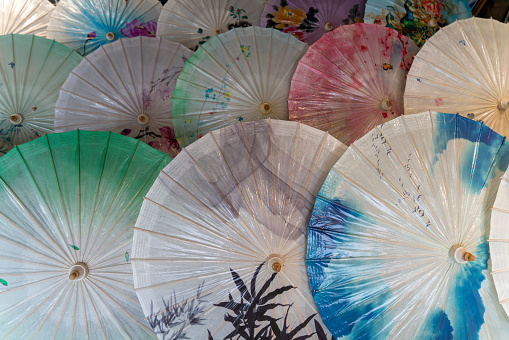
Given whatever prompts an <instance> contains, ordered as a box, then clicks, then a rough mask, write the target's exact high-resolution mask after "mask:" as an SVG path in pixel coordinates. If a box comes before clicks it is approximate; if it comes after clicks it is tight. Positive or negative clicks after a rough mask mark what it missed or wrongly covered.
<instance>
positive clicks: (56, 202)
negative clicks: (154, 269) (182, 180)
mask: <svg viewBox="0 0 509 340" xmlns="http://www.w3.org/2000/svg"><path fill="white" fill-rule="evenodd" d="M169 161H170V159H169V158H168V157H167V156H166V155H164V154H162V153H160V152H159V151H157V150H154V149H152V148H150V147H149V146H147V145H145V144H143V143H141V142H140V141H137V140H134V139H131V138H127V137H123V136H119V135H116V134H112V133H108V132H87V131H79V132H77V131H74V132H68V133H63V134H50V135H45V136H43V137H41V138H39V139H37V140H36V141H33V142H31V143H26V144H24V145H22V146H19V147H18V148H16V149H14V150H12V151H11V152H9V153H8V154H7V155H6V156H4V157H2V158H1V159H0V178H1V180H0V201H1V202H2V204H1V205H0V257H1V258H2V261H1V263H0V279H1V280H0V283H2V285H1V286H0V295H1V296H2V303H1V305H0V324H1V325H2V327H0V336H1V337H7V338H8V339H30V338H32V337H34V338H37V339H53V338H54V339H63V338H72V339H103V338H104V339H147V338H151V337H153V334H152V332H151V330H150V328H149V327H148V326H147V323H146V322H145V321H144V320H143V314H142V310H141V308H140V305H139V303H138V301H137V299H136V295H135V294H134V290H133V287H132V274H131V263H130V254H131V244H132V229H131V227H132V226H133V225H134V222H135V220H136V217H137V215H138V212H139V209H140V206H141V203H142V197H143V196H144V195H145V194H146V193H147V191H148V189H149V188H150V186H151V185H152V183H153V181H154V180H155V178H156V177H157V175H158V173H159V170H160V169H162V168H163V167H164V166H165V165H166V164H168V162H169ZM77 262H83V263H85V264H86V265H87V266H88V270H89V274H88V275H87V276H86V277H85V278H84V279H82V280H75V281H72V280H69V270H70V268H71V266H73V265H74V264H75V263H77Z"/></svg>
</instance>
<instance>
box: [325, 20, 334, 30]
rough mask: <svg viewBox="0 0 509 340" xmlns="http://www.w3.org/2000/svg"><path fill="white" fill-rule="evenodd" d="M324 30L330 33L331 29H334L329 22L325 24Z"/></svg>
mask: <svg viewBox="0 0 509 340" xmlns="http://www.w3.org/2000/svg"><path fill="white" fill-rule="evenodd" d="M324 28H325V30H326V31H327V32H330V31H332V29H333V28H334V27H333V26H332V24H331V23H330V22H328V23H326V24H325V26H324Z"/></svg>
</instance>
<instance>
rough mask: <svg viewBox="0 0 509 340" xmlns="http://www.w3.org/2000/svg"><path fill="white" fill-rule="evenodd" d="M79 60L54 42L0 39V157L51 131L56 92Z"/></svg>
mask: <svg viewBox="0 0 509 340" xmlns="http://www.w3.org/2000/svg"><path fill="white" fill-rule="evenodd" d="M81 60H82V57H81V56H80V55H79V54H78V53H76V52H75V51H74V50H73V49H71V48H69V47H66V46H64V45H62V44H59V43H57V42H55V41H54V40H48V39H45V38H41V37H37V36H33V35H20V34H8V35H3V36H0V156H1V155H4V154H5V153H6V152H7V151H9V150H10V149H11V148H12V146H14V145H18V144H21V143H24V142H27V141H29V140H32V139H35V138H37V137H40V136H41V135H43V134H45V133H50V132H52V131H53V120H54V117H55V113H54V109H55V103H56V101H57V98H58V91H59V90H60V87H61V86H62V84H63V83H64V81H65V79H66V78H67V76H69V72H71V70H72V69H73V68H74V67H75V66H76V65H78V64H79V63H80V61H81Z"/></svg>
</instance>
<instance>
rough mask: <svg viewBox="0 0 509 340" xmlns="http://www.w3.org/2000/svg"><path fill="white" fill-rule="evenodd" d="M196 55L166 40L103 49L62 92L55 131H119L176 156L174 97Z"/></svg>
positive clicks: (137, 40) (132, 41)
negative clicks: (172, 117)
mask: <svg viewBox="0 0 509 340" xmlns="http://www.w3.org/2000/svg"><path fill="white" fill-rule="evenodd" d="M191 54H192V51H191V50H189V49H188V48H186V47H184V46H183V45H180V44H177V43H174V42H171V41H169V40H167V39H163V38H160V37H157V38H148V37H136V38H129V39H127V38H124V39H120V40H117V41H115V42H114V43H111V44H108V45H104V46H101V47H100V48H99V49H98V50H96V51H94V52H93V53H91V54H89V55H88V56H87V57H85V58H84V59H83V61H82V62H81V63H80V65H79V66H78V67H76V68H75V69H74V70H73V71H72V72H71V74H70V75H69V78H68V79H67V81H66V82H65V83H64V85H63V86H62V89H61V91H60V97H59V98H58V101H57V104H56V108H55V131H56V132H63V131H70V130H75V129H77V128H78V129H82V130H94V131H101V130H102V131H113V132H116V133H120V134H122V135H126V136H129V137H134V138H137V139H141V140H142V141H143V142H145V143H147V144H149V145H150V146H152V147H154V148H156V149H158V150H160V151H163V152H165V153H167V154H168V155H169V156H170V157H174V156H176V155H177V153H178V152H179V145H178V143H177V140H176V139H175V135H174V131H173V125H172V123H171V97H172V95H173V90H174V89H175V82H176V81H177V76H178V75H179V73H180V71H182V69H183V68H184V64H185V62H186V60H187V58H188V57H189V56H190V55H191Z"/></svg>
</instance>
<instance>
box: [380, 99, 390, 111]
mask: <svg viewBox="0 0 509 340" xmlns="http://www.w3.org/2000/svg"><path fill="white" fill-rule="evenodd" d="M391 107H392V100H389V98H385V99H384V100H382V102H381V103H380V108H381V109H382V110H383V111H389V110H390V109H391Z"/></svg>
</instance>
